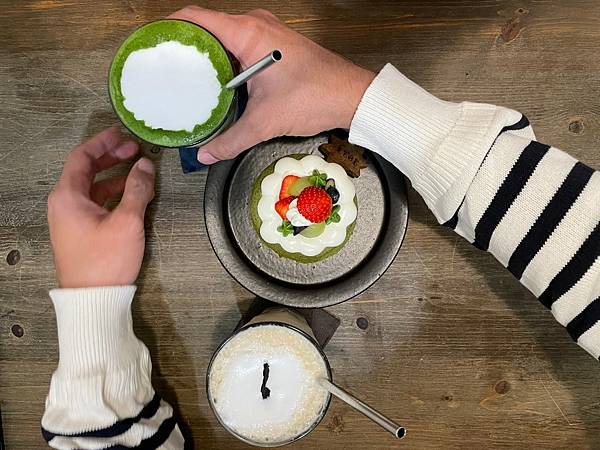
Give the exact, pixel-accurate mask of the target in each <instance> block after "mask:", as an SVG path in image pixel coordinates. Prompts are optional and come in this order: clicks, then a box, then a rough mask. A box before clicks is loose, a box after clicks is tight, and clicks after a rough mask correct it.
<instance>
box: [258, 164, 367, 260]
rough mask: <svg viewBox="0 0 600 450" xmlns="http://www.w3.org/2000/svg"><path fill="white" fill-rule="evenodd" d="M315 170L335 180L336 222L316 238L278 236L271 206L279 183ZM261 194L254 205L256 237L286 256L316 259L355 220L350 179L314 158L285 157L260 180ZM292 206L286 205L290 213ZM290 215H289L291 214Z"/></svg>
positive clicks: (341, 238)
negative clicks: (257, 219) (257, 224)
mask: <svg viewBox="0 0 600 450" xmlns="http://www.w3.org/2000/svg"><path fill="white" fill-rule="evenodd" d="M315 169H317V170H319V171H320V172H325V173H326V174H327V177H328V178H333V179H334V180H335V187H336V188H337V190H338V192H339V193H340V198H339V200H338V202H337V205H339V206H340V210H339V213H338V214H339V216H340V221H339V222H338V223H330V224H329V225H327V226H326V227H325V231H323V233H322V234H321V235H320V236H318V237H316V238H307V237H304V236H302V235H301V234H297V235H296V236H293V235H291V234H290V235H288V236H285V237H284V236H283V234H282V233H280V232H279V231H277V227H278V226H280V225H281V217H279V214H277V211H275V207H274V205H275V203H276V202H277V201H278V200H279V190H280V189H281V182H282V181H283V179H284V178H285V177H286V176H288V175H296V176H298V177H305V176H309V175H312V172H313V170H315ZM261 194H262V196H261V198H260V200H259V202H258V216H259V217H260V219H261V220H262V225H261V227H260V236H261V237H262V238H263V239H264V240H265V242H268V243H269V244H279V245H281V247H282V248H283V249H284V250H285V251H287V252H290V253H301V254H303V255H305V256H317V255H318V254H320V253H321V252H322V251H323V250H325V249H326V248H330V247H337V246H338V245H341V244H342V243H343V242H344V240H345V239H346V228H347V227H348V226H349V225H350V224H352V222H354V221H355V220H356V215H357V210H356V205H355V204H354V197H355V195H356V189H355V187H354V183H352V180H351V179H350V177H349V176H348V175H347V174H346V171H345V170H344V169H343V167H342V166H340V165H339V164H335V163H328V162H327V161H325V160H324V159H323V158H320V157H319V156H316V155H307V156H305V157H304V158H302V159H300V160H297V159H294V158H290V157H286V158H282V159H280V160H279V161H277V163H276V164H275V168H274V171H273V173H272V174H271V175H268V176H266V177H265V178H264V180H263V181H262V184H261ZM292 203H294V202H292ZM292 203H290V210H291V209H292V208H291V205H292ZM296 211H297V208H296ZM288 214H289V210H288ZM294 214H295V213H293V212H292V215H294ZM299 215H300V214H299ZM294 217H295V216H294ZM288 219H289V216H288ZM297 223H299V222H297ZM292 224H293V223H292ZM296 226H304V225H296Z"/></svg>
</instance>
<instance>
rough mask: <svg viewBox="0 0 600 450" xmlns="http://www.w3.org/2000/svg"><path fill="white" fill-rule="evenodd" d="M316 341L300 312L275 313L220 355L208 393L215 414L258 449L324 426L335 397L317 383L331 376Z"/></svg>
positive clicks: (227, 345)
mask: <svg viewBox="0 0 600 450" xmlns="http://www.w3.org/2000/svg"><path fill="white" fill-rule="evenodd" d="M284 322H285V323H284ZM286 323H287V324H293V327H288V326H286ZM300 329H303V331H305V333H303V332H302V331H299V330H300ZM309 335H310V337H309ZM312 337H313V336H312V331H310V328H308V325H307V324H306V321H305V320H304V319H303V318H302V317H301V316H299V315H297V313H294V312H292V311H290V310H288V309H285V308H274V309H273V308H272V309H269V310H267V311H266V312H265V313H263V314H262V315H260V316H258V317H257V318H255V319H254V320H253V321H251V322H250V323H249V324H248V325H247V326H246V327H244V328H243V329H242V330H241V331H238V332H237V333H236V334H234V335H233V337H231V338H230V339H229V340H228V341H226V342H225V344H223V346H222V347H221V348H220V349H219V350H218V351H217V353H216V354H215V356H214V357H213V360H212V362H211V364H210V366H209V372H208V380H207V385H208V389H207V391H208V396H209V402H210V404H211V407H212V408H213V411H214V412H215V414H216V416H217V417H218V419H219V421H220V422H221V423H222V424H223V425H224V426H225V427H226V428H227V429H228V430H229V431H230V432H231V433H233V434H234V435H235V436H237V437H238V438H240V439H242V440H244V441H246V442H248V443H251V444H254V445H260V446H278V445H283V444H286V443H289V442H291V441H294V440H296V439H298V438H300V437H302V436H304V435H305V434H307V433H308V432H310V431H311V430H312V429H313V428H314V427H315V426H316V425H317V424H318V423H319V422H320V420H321V419H322V417H323V415H324V414H325V411H326V410H327V407H328V405H329V400H330V395H329V394H328V392H327V391H326V390H325V389H323V388H322V387H321V386H320V385H319V384H318V382H317V380H318V379H319V378H328V379H329V378H330V372H329V368H328V364H327V362H326V360H325V358H324V356H323V355H322V353H321V352H320V351H319V349H318V347H317V344H316V341H314V340H313V339H311V338H312ZM267 371H268V374H267Z"/></svg>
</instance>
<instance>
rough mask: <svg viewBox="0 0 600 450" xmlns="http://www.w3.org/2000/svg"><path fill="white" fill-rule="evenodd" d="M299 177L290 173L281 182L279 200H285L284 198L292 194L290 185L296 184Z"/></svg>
mask: <svg viewBox="0 0 600 450" xmlns="http://www.w3.org/2000/svg"><path fill="white" fill-rule="evenodd" d="M298 178H300V177H297V176H296V175H288V176H287V177H285V178H284V179H283V181H282V182H281V190H280V191H279V200H283V199H284V198H288V197H289V196H290V186H291V185H292V184H294V181H296V180H297V179H298Z"/></svg>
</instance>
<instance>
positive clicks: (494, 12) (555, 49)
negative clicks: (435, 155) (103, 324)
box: [0, 0, 600, 450]
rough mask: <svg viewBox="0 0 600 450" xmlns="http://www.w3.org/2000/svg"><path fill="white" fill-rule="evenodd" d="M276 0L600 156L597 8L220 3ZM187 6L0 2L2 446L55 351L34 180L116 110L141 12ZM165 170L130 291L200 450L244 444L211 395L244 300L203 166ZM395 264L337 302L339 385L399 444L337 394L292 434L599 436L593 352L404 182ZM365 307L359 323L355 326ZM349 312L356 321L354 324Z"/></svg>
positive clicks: (420, 440)
mask: <svg viewBox="0 0 600 450" xmlns="http://www.w3.org/2000/svg"><path fill="white" fill-rule="evenodd" d="M204 5H205V6H208V7H214V8H219V9H222V10H225V11H228V12H233V13H239V12H245V11H247V10H249V9H253V8H256V7H264V8H267V9H271V10H272V11H273V12H274V13H275V14H277V15H278V16H279V17H280V18H281V19H282V20H284V21H286V22H287V23H288V24H289V25H290V26H292V27H293V28H294V29H296V30H298V31H300V32H302V33H304V34H306V35H307V36H309V37H310V38H312V39H314V40H316V41H317V42H319V43H321V44H322V45H325V46H327V47H329V48H331V49H333V50H336V51H338V52H340V53H341V54H343V55H345V56H346V57H348V58H350V59H352V60H353V61H355V62H357V63H359V64H362V65H364V66H366V67H369V68H371V69H373V70H378V69H380V68H381V67H382V66H383V64H384V63H386V62H391V63H393V64H395V65H396V66H397V67H398V68H399V69H400V70H402V71H403V72H404V73H406V74H407V75H408V76H409V77H411V78H412V79H414V80H415V81H417V82H418V83H420V84H421V85H423V86H424V87H425V88H427V89H429V90H430V91H432V92H433V93H435V94H436V95H438V96H441V97H442V98H445V99H448V100H471V101H482V102H490V103H496V104H501V105H505V106H509V107H511V108H514V109H517V110H520V111H521V112H523V113H524V114H526V115H527V116H528V117H529V119H530V120H531V122H532V123H533V126H534V129H535V131H536V134H537V136H538V138H539V139H540V140H542V141H544V142H547V143H550V144H553V145H555V146H557V147H560V148H563V149H565V150H568V151H569V152H570V153H571V154H573V155H574V156H576V157H577V158H579V159H581V160H582V161H584V162H586V163H588V164H590V165H592V166H594V167H596V168H598V167H600V151H599V149H600V96H599V87H600V3H599V2H597V1H595V0H588V1H566V0H565V1H527V0H524V1H491V0H482V1H472V2H469V1H461V0H453V1H450V0H448V1H427V0H420V1H415V2H400V1H393V0H390V1H312V2H311V1H307V0H295V1H276V0H264V1H240V0H234V1H225V0H224V1H210V2H205V3H204ZM181 6H183V3H182V2H179V1H169V2H167V1H159V0H121V1H117V0H103V1H100V2H92V1H88V2H84V1H76V0H65V1H58V0H35V1H31V0H26V1H19V0H12V1H11V0H0V43H1V44H0V105H1V109H0V142H1V146H0V255H1V256H2V259H1V260H0V408H1V410H2V419H3V423H4V432H5V440H6V448H7V449H10V450H31V449H38V448H44V446H45V444H44V442H43V440H42V438H41V434H40V425H39V422H40V417H41V415H42V412H43V408H44V398H45V395H46V392H47V390H48V383H49V379H50V376H51V374H52V371H53V369H54V368H55V366H56V364H57V358H58V349H57V341H56V325H55V317H54V312H53V309H52V306H51V303H50V301H49V299H48V294H47V292H48V290H49V289H51V288H52V287H53V286H54V285H55V281H54V272H53V265H52V255H51V250H50V243H49V237H48V229H47V226H46V196H47V194H48V192H49V190H50V189H51V187H52V186H53V185H54V183H55V182H56V180H57V178H58V176H59V174H60V171H61V167H62V164H63V161H64V160H65V156H66V155H67V153H68V151H69V150H70V149H71V148H72V147H73V146H74V145H76V144H77V143H79V142H80V141H81V140H82V139H84V138H87V137H89V136H91V135H92V134H94V133H95V132H97V131H99V130H101V129H103V128H104V127H106V126H109V125H111V124H114V123H116V122H117V120H116V117H115V116H114V114H113V113H112V111H111V107H110V105H109V101H108V95H107V90H106V74H107V70H108V66H109V63H110V60H111V56H112V54H113V52H114V51H115V49H116V48H117V46H118V45H119V43H120V42H121V40H122V39H124V37H125V36H127V34H128V33H130V32H131V30H132V29H133V28H135V27H136V26H138V25H141V24H143V23H144V22H146V21H149V20H153V19H157V18H160V17H163V16H165V15H167V14H168V13H170V12H172V11H173V10H176V9H178V8H179V7H181ZM149 155H150V156H151V157H152V158H153V159H155V160H156V163H157V164H158V167H159V180H158V187H157V197H156V200H155V201H154V202H153V204H152V206H151V208H150V211H149V214H148V217H147V235H148V245H147V254H146V258H145V264H144V268H143V271H142V276H141V278H140V280H139V286H140V288H139V292H138V295H137V299H136V301H135V303H134V311H133V315H134V322H135V329H136V333H137V334H138V336H139V337H140V338H141V339H142V340H143V341H144V342H145V343H146V345H147V346H148V347H149V349H150V352H151V354H152V357H153V362H154V382H155V384H156V387H157V389H158V390H159V391H160V392H161V394H162V395H163V396H164V397H165V398H166V399H167V400H169V401H170V402H171V403H172V404H174V405H175V407H176V410H177V413H178V414H179V417H180V420H181V423H182V428H183V429H184V433H185V434H186V437H187V439H188V442H189V443H190V444H191V445H190V448H204V449H238V448H247V446H245V444H242V443H241V442H238V441H237V440H236V439H234V438H232V437H230V436H229V435H228V434H227V433H226V432H225V431H224V430H223V429H222V428H221V427H220V426H219V425H218V423H217V422H216V420H215V418H214V417H213V416H212V414H211V412H210V410H209V407H208V405H207V401H206V396H205V383H204V376H205V370H206V366H207V363H208V360H209V357H210V355H211V354H212V352H213V350H214V349H215V348H216V346H217V343H218V342H219V341H221V340H222V339H223V338H225V337H226V336H227V335H228V334H229V332H230V330H231V329H232V328H233V327H234V325H235V324H236V322H237V321H238V320H239V318H240V311H243V310H245V309H246V308H247V307H248V304H249V302H250V301H251V300H252V296H251V294H250V293H249V292H247V291H245V290H244V289H243V288H242V287H241V286H239V285H238V284H237V283H236V282H235V281H234V280H233V279H232V278H230V277H229V275H228V274H227V273H226V272H225V271H224V270H223V268H222V267H221V265H220V264H219V261H218V260H217V258H216V257H215V255H214V254H213V251H212V249H211V246H210V243H209V242H208V240H207V236H206V231H205V227H204V220H203V214H202V198H203V190H204V183H205V178H206V176H205V174H191V175H185V176H184V175H183V174H182V173H181V169H180V166H179V160H178V156H177V155H176V153H173V152H162V153H156V154H154V153H149ZM410 202H411V212H410V224H409V228H408V232H407V235H406V239H405V242H404V245H403V247H402V249H401V251H400V254H399V255H398V257H397V258H396V261H395V262H394V264H393V266H392V267H391V268H390V270H388V272H387V273H386V274H385V275H384V276H383V277H382V278H381V280H380V281H379V282H377V283H376V284H375V286H373V287H372V288H371V289H369V290H368V291H367V292H366V293H364V294H362V295H360V296H359V297H357V298H356V299H353V300H351V301H349V302H346V303H344V304H341V305H338V306H335V307H332V308H329V311H330V312H331V313H332V314H334V315H335V316H337V317H339V318H340V319H341V326H340V328H339V329H338V331H337V333H336V335H335V336H334V337H333V339H332V341H331V342H330V344H329V345H328V347H327V354H328V355H329V358H330V361H331V364H332V366H333V368H334V376H335V378H336V380H337V382H339V383H340V384H341V385H343V386H345V387H347V388H348V389H349V390H350V391H352V392H354V393H356V394H357V395H359V396H360V397H362V398H364V399H366V400H367V401H368V402H370V403H372V404H373V405H374V406H376V407H378V408H380V409H381V410H382V411H384V412H385V413H387V414H388V415H390V416H391V417H394V418H396V419H398V420H399V421H400V422H401V423H403V424H404V425H405V426H406V427H407V429H408V435H407V437H406V438H405V439H404V440H403V441H400V442H396V441H394V440H393V439H392V438H391V437H389V436H388V435H387V434H386V433H384V432H382V431H381V430H380V429H378V428H377V427H376V426H375V425H373V424H372V423H370V422H369V421H368V420H367V419H366V418H364V417H362V416H360V415H358V414H357V413H355V412H353V411H352V410H350V409H349V408H348V407H347V406H345V405H343V404H341V403H340V402H338V401H334V402H333V404H332V407H331V409H330V410H329V412H328V414H327V417H326V418H325V420H324V421H323V423H322V424H321V425H320V426H319V427H318V429H317V430H316V431H315V432H313V433H312V434H311V435H310V436H308V437H307V438H305V439H303V440H301V441H300V442H299V443H297V444H294V445H293V446H292V447H295V448H299V449H300V448H306V449H309V448H322V449H348V448H361V449H362V448H368V449H371V448H372V449H386V448H396V447H398V448H407V449H409V448H410V449H430V448H432V449H433V448H440V449H452V448H469V449H484V448H514V449H522V448H569V449H585V448H600V438H599V433H600V387H599V386H600V371H599V366H598V361H595V360H594V359H593V358H591V357H590V356H588V355H587V354H586V353H585V352H584V351H583V350H581V349H580V348H578V347H577V346H576V345H575V344H574V343H572V342H571V340H570V338H569V336H568V335H567V333H566V332H565V330H564V329H563V328H562V327H560V326H559V325H558V324H557V323H555V322H554V320H553V318H552V317H551V315H550V314H549V313H548V311H547V310H546V309H545V308H544V307H543V306H541V305H540V304H539V303H538V302H537V300H536V299H535V298H534V297H533V296H532V295H531V294H529V293H528V292H527V291H526V290H525V288H523V287H521V286H520V285H519V283H518V282H517V281H515V280H514V279H513V278H512V276H511V275H510V274H509V273H507V272H506V271H505V270H504V269H503V268H502V267H501V266H500V264H498V263H497V262H496V261H495V260H494V259H493V258H492V257H491V256H490V255H487V254H485V253H482V252H480V251H478V250H476V249H475V248H473V247H471V246H470V245H469V244H467V243H466V242H464V241H462V240H461V239H460V238H459V237H457V236H456V235H454V234H453V233H452V232H451V231H449V230H446V229H444V228H441V227H440V226H438V225H437V224H436V222H435V220H434V217H433V215H432V214H431V213H430V212H429V211H428V210H427V209H426V207H425V205H424V203H423V202H422V200H421V199H420V198H419V197H418V195H416V194H415V192H414V191H411V194H410ZM358 318H365V319H367V321H368V326H367V328H366V329H365V330H363V329H361V328H359V327H358V326H357V324H356V321H357V319H358ZM361 325H364V323H363V321H361Z"/></svg>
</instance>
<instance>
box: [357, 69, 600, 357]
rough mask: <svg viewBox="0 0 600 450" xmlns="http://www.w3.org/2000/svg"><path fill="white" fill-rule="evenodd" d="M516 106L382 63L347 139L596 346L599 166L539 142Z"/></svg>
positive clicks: (599, 341)
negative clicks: (455, 99) (424, 85)
mask: <svg viewBox="0 0 600 450" xmlns="http://www.w3.org/2000/svg"><path fill="white" fill-rule="evenodd" d="M532 139H535V136H534V135H533V132H532V130H531V127H530V126H529V122H528V121H527V120H526V119H525V118H524V117H523V116H521V114H519V113H517V112H515V111H511V110H508V109H505V108H501V107H497V106H493V105H481V104H473V103H460V104H458V103H449V102H444V101H442V100H439V99H437V98H435V97H433V96H432V95H430V94H429V93H427V92H425V91H423V90H422V89H421V88H419V87H418V86H416V85H415V84H414V83H412V82H411V81H410V80H408V79H406V78H405V77H404V76H402V75H401V74H399V73H398V72H397V71H396V70H395V69H394V68H393V67H391V66H389V65H388V66H386V68H384V70H383V71H382V72H381V73H380V75H379V76H378V77H377V78H376V79H375V81H374V82H373V84H372V85H371V86H370V87H369V89H368V90H367V92H366V94H365V96H364V97H363V99H362V101H361V103H360V105H359V108H358V110H357V112H356V114H355V117H354V120H353V122H352V127H351V129H350V140H351V141H352V142H354V143H356V144H359V145H362V146H364V147H367V148H370V149H371V150H373V151H376V152H377V153H379V154H381V155H382V156H384V157H385V158H386V159H388V160H389V161H391V162H392V163H393V164H394V165H396V167H398V168H399V169H400V170H401V171H402V172H403V173H404V174H405V175H407V176H408V177H409V179H410V180H411V182H412V185H413V187H414V188H415V189H416V190H417V191H418V192H419V193H420V194H421V195H422V196H423V198H424V199H425V201H426V203H427V205H428V206H429V208H430V209H431V210H432V211H433V213H434V214H435V216H436V218H437V219H438V221H439V222H440V223H444V224H446V225H448V226H450V227H452V228H454V229H455V230H456V231H457V232H458V233H459V234H460V235H462V236H463V237H465V238H466V239H467V240H469V242H471V243H473V244H474V245H476V246H477V247H479V248H482V249H484V250H488V251H490V252H491V253H492V254H494V256H496V258H498V260H499V261H500V262H501V263H502V264H503V265H504V266H505V267H507V268H508V269H509V270H510V271H511V272H512V273H513V274H514V275H515V276H516V277H517V278H518V279H519V280H520V281H521V282H522V283H523V284H524V285H525V286H526V287H527V288H528V289H529V290H531V291H532V292H533V293H534V294H535V295H536V296H538V297H539V298H540V301H541V302H542V303H543V304H544V305H545V306H547V307H548V308H551V309H552V312H553V313H554V315H555V317H556V319H557V320H558V321H559V322H560V323H561V324H562V325H564V326H566V327H567V330H568V331H569V333H570V334H571V336H572V337H573V338H574V339H575V340H577V341H578V343H579V344H580V345H582V346H583V347H584V348H585V349H586V350H587V351H588V352H590V353H591V354H592V355H594V356H595V357H596V358H597V357H598V356H599V355H600V323H598V319H599V318H600V306H598V304H599V303H600V300H598V296H600V260H599V258H600V256H599V255H600V235H599V233H600V232H599V230H598V227H599V225H598V223H599V222H600V174H599V173H598V172H595V171H594V170H592V169H590V168H589V167H586V166H585V165H583V164H581V163H578V162H577V161H576V160H575V159H574V158H572V157H570V156H569V155H567V154H565V153H563V152H561V151H560V150H558V149H555V148H551V147H549V146H546V145H544V144H540V143H538V142H535V141H534V140H532Z"/></svg>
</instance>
